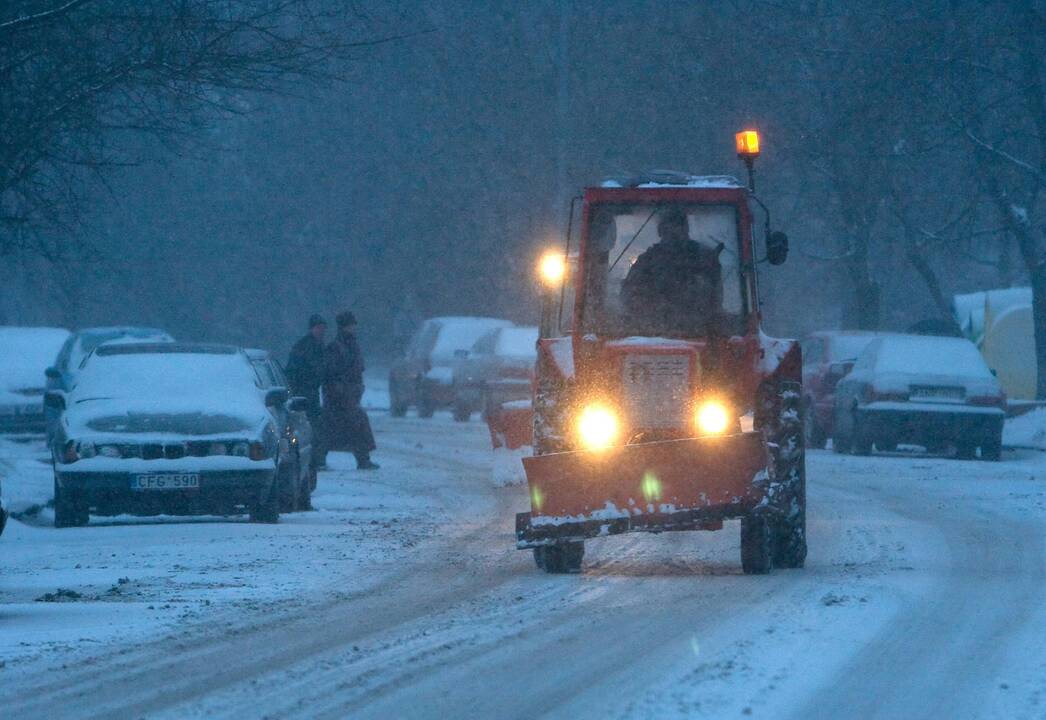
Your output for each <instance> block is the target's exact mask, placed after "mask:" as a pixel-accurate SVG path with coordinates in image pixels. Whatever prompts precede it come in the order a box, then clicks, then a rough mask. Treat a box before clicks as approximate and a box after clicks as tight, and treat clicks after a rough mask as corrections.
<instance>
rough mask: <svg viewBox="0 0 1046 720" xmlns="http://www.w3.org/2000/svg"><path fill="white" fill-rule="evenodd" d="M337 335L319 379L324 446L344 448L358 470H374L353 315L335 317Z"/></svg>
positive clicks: (371, 435) (359, 353) (328, 349)
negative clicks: (352, 458)
mask: <svg viewBox="0 0 1046 720" xmlns="http://www.w3.org/2000/svg"><path fill="white" fill-rule="evenodd" d="M337 323H338V335H337V337H335V338H334V342H332V343H331V344H330V345H328V346H327V353H326V374H325V376H324V381H323V400H324V406H323V420H324V426H325V428H326V434H327V449H328V450H347V451H349V452H351V453H352V454H353V455H355V456H356V465H357V467H359V468H360V469H361V470H376V469H377V468H378V466H377V465H376V464H375V463H373V462H372V461H371V459H370V453H371V451H372V450H374V449H375V447H376V446H375V444H374V433H373V432H372V431H371V429H370V419H369V418H368V417H367V413H366V411H364V409H363V408H362V407H361V406H360V401H361V400H362V399H363V353H362V352H361V351H360V346H359V342H357V340H356V316H355V315H353V314H352V313H351V312H343V313H341V314H339V315H338V317H337Z"/></svg>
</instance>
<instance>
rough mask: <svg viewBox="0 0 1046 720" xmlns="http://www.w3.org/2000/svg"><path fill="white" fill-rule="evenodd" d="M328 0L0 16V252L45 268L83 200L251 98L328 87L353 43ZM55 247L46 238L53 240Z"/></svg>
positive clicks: (341, 13) (350, 11)
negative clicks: (30, 256) (318, 84)
mask: <svg viewBox="0 0 1046 720" xmlns="http://www.w3.org/2000/svg"><path fill="white" fill-rule="evenodd" d="M358 20H359V15H358V14H356V12H355V10H354V6H353V5H351V4H350V3H348V2H336V1H334V0H330V1H328V0H181V1H180V2H163V3H152V2H136V1H135V0H55V1H54V2H45V1H42V0H24V1H23V2H15V3H6V4H5V8H4V9H3V10H0V254H4V253H7V252H11V251H14V250H19V249H22V250H29V251H32V252H34V253H38V254H43V255H45V256H47V257H52V258H54V257H58V256H59V255H60V254H61V253H63V252H64V251H65V250H66V249H67V248H68V245H67V243H65V242H63V241H64V240H65V239H67V238H69V237H70V236H73V235H75V233H76V232H77V230H78V228H79V223H80V221H81V219H82V217H83V215H82V209H83V204H84V202H85V198H86V197H87V193H88V191H89V190H90V188H91V187H92V186H93V185H94V184H95V183H97V182H103V183H104V181H105V179H106V176H107V173H108V171H110V170H112V169H113V168H117V167H120V166H125V165H128V164H134V163H137V162H139V161H140V160H141V159H142V157H143V156H144V155H146V154H148V153H149V152H151V151H153V150H155V147H154V146H155V145H157V144H159V145H161V146H163V147H164V148H166V149H171V148H184V147H185V146H186V144H187V143H191V142H194V141H196V140H198V139H199V138H201V137H203V136H204V135H205V132H206V130H207V128H208V126H209V124H210V123H212V122H213V121H214V120H215V119H216V118H220V117H222V116H223V115H229V114H240V113H244V112H246V111H248V110H249V109H250V108H251V103H252V101H253V98H254V96H255V94H257V93H260V92H273V91H277V90H284V91H286V90H287V89H288V88H289V87H290V86H289V82H290V81H296V82H300V81H302V80H317V79H322V78H329V77H332V76H333V73H334V70H333V69H332V68H333V66H332V65H331V61H332V60H336V59H339V58H345V57H350V56H351V55H352V53H353V51H354V50H356V49H358V48H360V47H362V46H364V45H368V44H374V43H377V42H383V41H386V40H389V39H391V38H389V37H384V38H382V37H378V38H373V37H372V38H367V37H363V36H361V35H360V34H359V33H360V31H359V30H357V29H356V27H355V25H354V23H355V24H356V25H358V24H359V23H358V22H357V21H358ZM56 238H59V239H56Z"/></svg>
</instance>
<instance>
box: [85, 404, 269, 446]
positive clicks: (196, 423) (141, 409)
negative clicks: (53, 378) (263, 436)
mask: <svg viewBox="0 0 1046 720" xmlns="http://www.w3.org/2000/svg"><path fill="white" fill-rule="evenodd" d="M64 418H65V423H66V426H67V429H68V432H69V435H70V436H71V437H80V436H83V435H120V436H127V435H141V436H149V437H162V436H178V437H186V436H188V437H200V438H206V437H228V436H229V435H237V436H241V435H247V434H257V433H259V432H261V430H262V428H263V427H264V426H265V425H266V424H267V423H269V422H271V420H272V417H271V415H269V413H268V411H267V410H266V409H265V406H264V405H263V404H262V403H261V402H257V403H250V402H244V403H241V404H239V405H237V404H233V405H231V406H230V405H224V406H222V405H218V404H217V403H216V404H215V405H214V406H213V407H208V406H207V404H206V403H201V402H199V401H198V400H193V399H177V398H170V399H161V400H148V401H145V400H141V399H120V398H83V399H79V400H78V399H76V398H75V397H71V398H70V404H69V407H68V409H67V410H66V412H65V415H64Z"/></svg>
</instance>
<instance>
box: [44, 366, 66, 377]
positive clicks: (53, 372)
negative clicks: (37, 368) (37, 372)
mask: <svg viewBox="0 0 1046 720" xmlns="http://www.w3.org/2000/svg"><path fill="white" fill-rule="evenodd" d="M44 375H45V376H46V377H47V379H48V380H61V379H62V373H60V372H58V368H56V367H54V366H51V367H49V368H47V369H46V370H44Z"/></svg>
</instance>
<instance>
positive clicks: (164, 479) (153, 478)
mask: <svg viewBox="0 0 1046 720" xmlns="http://www.w3.org/2000/svg"><path fill="white" fill-rule="evenodd" d="M198 487H200V476H199V475H197V474H196V473H179V474H174V473H164V474H159V475H135V476H134V478H133V479H132V480H131V489H132V490H186V489H190V488H198Z"/></svg>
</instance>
